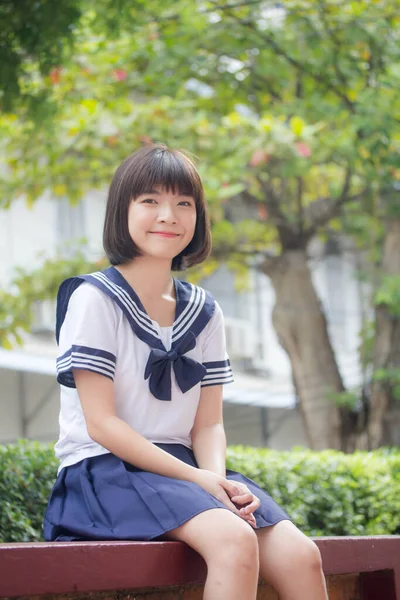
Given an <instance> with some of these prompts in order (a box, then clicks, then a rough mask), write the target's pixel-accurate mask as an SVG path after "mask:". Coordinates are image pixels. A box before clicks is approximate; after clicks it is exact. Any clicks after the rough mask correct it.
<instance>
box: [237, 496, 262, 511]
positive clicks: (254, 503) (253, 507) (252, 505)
mask: <svg viewBox="0 0 400 600" xmlns="http://www.w3.org/2000/svg"><path fill="white" fill-rule="evenodd" d="M259 506H260V499H259V498H257V496H253V500H252V502H251V503H250V504H248V505H247V506H244V507H243V508H241V509H240V513H241V514H249V513H253V512H254V511H255V510H257V508H258V507H259Z"/></svg>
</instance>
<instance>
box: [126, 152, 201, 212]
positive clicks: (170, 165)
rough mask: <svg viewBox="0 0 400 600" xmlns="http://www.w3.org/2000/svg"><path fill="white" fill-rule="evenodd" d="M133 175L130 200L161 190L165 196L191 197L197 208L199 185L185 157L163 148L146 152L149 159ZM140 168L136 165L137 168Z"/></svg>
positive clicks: (193, 168)
mask: <svg viewBox="0 0 400 600" xmlns="http://www.w3.org/2000/svg"><path fill="white" fill-rule="evenodd" d="M143 158H145V160H143V162H142V164H141V165H140V167H139V168H136V169H135V171H134V172H132V178H131V190H130V195H131V198H133V199H136V198H137V197H138V196H140V195H142V194H148V193H150V192H151V190H153V189H154V188H156V187H161V188H164V189H165V190H166V191H167V193H170V192H172V193H173V194H180V195H185V196H191V197H193V198H194V199H195V201H196V204H197V203H198V202H199V201H200V198H201V196H202V190H203V188H202V183H201V180H200V177H199V175H198V173H197V170H196V168H195V167H194V165H193V163H192V162H191V160H190V159H189V158H188V157H187V156H185V154H183V153H181V152H179V151H175V152H174V153H172V152H169V151H168V150H164V149H163V148H157V149H154V148H151V149H149V153H148V156H146V157H144V156H143ZM138 166H139V165H138Z"/></svg>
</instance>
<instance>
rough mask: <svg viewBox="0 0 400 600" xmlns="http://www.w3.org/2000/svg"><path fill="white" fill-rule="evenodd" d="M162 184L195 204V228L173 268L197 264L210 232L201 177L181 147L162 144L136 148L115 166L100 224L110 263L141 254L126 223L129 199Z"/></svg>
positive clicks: (204, 252)
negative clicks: (173, 147) (101, 223)
mask: <svg viewBox="0 0 400 600" xmlns="http://www.w3.org/2000/svg"><path fill="white" fill-rule="evenodd" d="M156 188H162V189H163V190H165V191H166V192H167V193H171V192H172V193H173V194H175V195H178V194H179V195H185V196H191V197H192V198H193V199H194V201H195V205H196V228H195V232H194V236H193V238H192V241H191V242H190V243H189V245H188V246H187V247H186V248H185V249H184V250H183V251H182V252H181V253H180V254H178V256H175V258H174V259H173V261H172V270H173V271H182V270H184V269H186V268H188V267H190V266H192V265H197V264H199V263H201V262H202V261H203V260H205V259H206V258H207V256H208V255H209V253H210V251H211V232H210V221H209V217H208V211H207V206H206V203H205V199H204V190H203V184H202V182H201V178H200V175H199V173H198V172H197V169H196V167H195V165H194V163H193V162H192V160H191V159H190V158H189V157H188V156H187V155H186V154H185V153H184V152H183V151H181V150H170V149H169V148H168V147H167V146H165V145H164V144H155V145H149V146H145V147H144V148H140V150H137V151H136V152H135V153H134V154H132V155H131V156H128V158H126V159H125V160H124V161H123V163H122V164H121V165H120V166H119V167H118V169H117V171H116V172H115V174H114V177H113V179H112V181H111V185H110V189H109V192H108V200H107V206H106V214H105V219H104V228H103V245H104V250H105V252H106V254H107V256H108V259H109V261H110V263H111V264H112V265H119V264H124V263H126V262H128V261H131V260H133V259H135V258H136V257H138V256H141V252H140V250H139V248H137V247H136V245H135V244H134V243H133V240H132V239H131V236H130V233H129V227H128V211H129V206H130V204H131V202H132V201H133V200H135V199H136V198H138V197H139V196H141V195H142V194H150V193H152V190H155V189H156Z"/></svg>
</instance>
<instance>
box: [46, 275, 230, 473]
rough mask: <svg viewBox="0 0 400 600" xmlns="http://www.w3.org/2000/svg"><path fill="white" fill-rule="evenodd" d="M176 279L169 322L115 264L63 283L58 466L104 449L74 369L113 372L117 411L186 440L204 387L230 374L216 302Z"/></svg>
mask: <svg viewBox="0 0 400 600" xmlns="http://www.w3.org/2000/svg"><path fill="white" fill-rule="evenodd" d="M174 285H175V293H176V311H175V318H174V323H173V325H172V326H171V327H160V326H159V324H158V323H157V322H156V321H153V320H152V319H150V317H149V316H148V315H147V313H146V311H145V309H144V307H143V305H142V303H141V302H140V299H139V297H138V296H137V294H136V293H135V291H134V290H133V289H132V287H131V286H130V285H129V284H128V282H127V281H126V280H125V278H124V277H123V276H122V275H121V273H120V272H119V271H118V270H117V269H115V268H114V267H109V268H108V269H106V270H105V271H99V272H95V273H91V274H89V275H81V276H79V277H72V278H69V279H67V280H65V281H64V282H63V283H62V284H61V286H60V289H59V292H58V297H57V325H56V337H57V342H58V345H59V352H58V357H57V381H58V382H59V383H60V390H61V394H60V403H61V407H60V418H59V423H60V436H59V440H58V442H57V443H56V446H55V452H56V456H57V457H58V458H59V459H60V467H59V472H60V471H61V469H62V468H63V467H65V466H68V465H72V464H75V463H77V462H79V461H81V460H83V459H84V458H88V457H92V456H97V455H100V454H105V453H107V452H109V451H108V450H107V449H106V448H103V447H102V446H100V445H99V444H98V443H97V442H95V441H94V440H92V439H91V438H90V437H89V435H88V432H87V428H86V423H85V419H84V415H83V411H82V406H81V403H80V400H79V396H78V392H77V389H76V386H75V381H74V376H73V372H72V370H73V369H83V370H88V371H93V372H95V373H99V374H100V375H103V376H104V377H107V378H109V379H111V380H112V381H113V383H114V396H115V408H116V414H117V416H118V417H120V418H121V419H122V420H124V421H125V422H126V423H128V424H129V425H130V426H131V427H132V428H133V429H134V430H135V431H137V432H138V433H140V434H141V435H143V436H144V437H145V438H147V439H148V440H150V441H151V442H154V443H178V444H183V445H184V446H186V447H187V448H191V438H190V431H191V429H192V427H193V423H194V419H195V416H196V411H197V406H198V403H199V400H200V391H201V388H202V387H205V386H210V385H220V384H226V383H230V382H232V381H233V377H232V370H231V366H230V362H229V358H228V356H227V353H226V348H225V334H224V322H223V315H222V311H221V308H220V306H219V305H218V303H217V302H216V301H215V300H214V298H213V297H212V295H211V294H210V293H209V292H208V291H205V290H203V289H202V288H200V287H198V286H195V285H192V284H190V283H187V282H184V281H180V280H178V279H174Z"/></svg>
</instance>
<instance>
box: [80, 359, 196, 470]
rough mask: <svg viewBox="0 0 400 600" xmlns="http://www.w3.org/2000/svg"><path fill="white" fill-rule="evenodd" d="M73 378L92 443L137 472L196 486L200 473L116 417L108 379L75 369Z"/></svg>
mask: <svg viewBox="0 0 400 600" xmlns="http://www.w3.org/2000/svg"><path fill="white" fill-rule="evenodd" d="M73 374H74V379H75V383H76V387H77V390H78V394H79V398H80V401H81V404H82V409H83V413H84V416H85V421H86V427H87V430H88V433H89V436H90V437H91V439H92V440H94V441H95V442H97V443H98V444H100V445H101V446H103V447H104V448H106V449H107V450H109V451H110V452H111V453H112V454H115V455H116V456H118V457H119V458H121V459H122V460H125V461H126V462H129V463H130V464H133V465H135V466H136V467H138V468H139V469H143V470H144V471H151V472H152V473H158V474H159V475H165V476H166V477H173V478H175V479H184V480H186V481H193V482H197V478H198V475H199V473H198V471H199V469H196V468H195V467H191V466H190V465H187V464H186V463H184V462H183V461H181V460H179V459H178V458H175V457H174V456H172V455H171V454H168V452H165V451H164V450H162V449H161V448H158V446H155V445H154V444H153V443H152V442H150V441H149V440H147V439H146V438H145V437H143V436H142V435H140V433H138V432H137V431H135V430H134V429H132V427H130V426H129V425H128V424H127V423H125V421H123V420H122V419H120V418H119V417H118V416H117V415H116V412H115V401H114V384H113V382H112V381H111V379H108V378H107V377H103V376H102V375H99V374H97V373H93V372H91V371H85V370H78V369H73Z"/></svg>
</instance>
